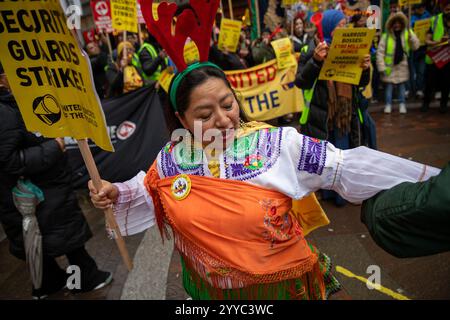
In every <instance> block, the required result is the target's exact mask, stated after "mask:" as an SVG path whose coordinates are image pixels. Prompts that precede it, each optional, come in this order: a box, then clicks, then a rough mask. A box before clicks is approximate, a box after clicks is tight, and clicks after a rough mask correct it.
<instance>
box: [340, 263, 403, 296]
mask: <svg viewBox="0 0 450 320" xmlns="http://www.w3.org/2000/svg"><path fill="white" fill-rule="evenodd" d="M336 271H337V272H339V273H342V274H343V275H344V276H347V277H349V278H356V279H358V280H359V281H362V282H364V283H366V284H367V283H369V285H370V284H371V283H372V282H371V281H369V280H367V279H366V278H364V277H361V276H358V275H356V274H354V273H352V272H351V271H349V270H347V269H345V268H343V267H341V266H336ZM373 288H374V289H375V290H377V291H380V292H382V293H384V294H386V295H388V296H391V297H392V298H394V299H397V300H411V299H409V298H408V297H406V296H404V295H402V294H400V293H397V292H394V291H392V290H391V289H388V288H385V287H383V286H382V285H373Z"/></svg>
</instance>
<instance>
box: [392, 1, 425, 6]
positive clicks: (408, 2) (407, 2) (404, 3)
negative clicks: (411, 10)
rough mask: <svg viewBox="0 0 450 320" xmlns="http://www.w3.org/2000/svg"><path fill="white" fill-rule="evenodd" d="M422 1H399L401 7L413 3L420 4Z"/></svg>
mask: <svg viewBox="0 0 450 320" xmlns="http://www.w3.org/2000/svg"><path fill="white" fill-rule="evenodd" d="M420 3H422V0H400V1H399V2H398V4H399V5H400V7H404V6H407V5H409V4H410V5H413V4H420Z"/></svg>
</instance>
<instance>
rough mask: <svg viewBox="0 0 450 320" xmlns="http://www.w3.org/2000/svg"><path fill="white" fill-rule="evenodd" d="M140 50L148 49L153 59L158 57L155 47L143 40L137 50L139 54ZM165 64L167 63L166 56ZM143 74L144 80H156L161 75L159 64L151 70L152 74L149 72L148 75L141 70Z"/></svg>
mask: <svg viewBox="0 0 450 320" xmlns="http://www.w3.org/2000/svg"><path fill="white" fill-rule="evenodd" d="M142 50H148V52H149V53H150V55H151V56H152V59H153V60H154V59H156V58H157V57H158V52H157V51H156V49H155V48H154V47H153V46H152V45H151V44H150V43H147V42H144V44H143V45H142V46H141V48H140V49H139V52H138V54H139V55H140V54H141V52H142ZM166 64H167V58H166ZM143 74H144V78H145V80H155V81H157V80H159V78H160V77H161V66H159V67H158V69H156V71H155V72H153V74H151V75H150V76H148V75H147V74H145V72H143Z"/></svg>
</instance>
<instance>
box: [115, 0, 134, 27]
mask: <svg viewBox="0 0 450 320" xmlns="http://www.w3.org/2000/svg"><path fill="white" fill-rule="evenodd" d="M111 19H112V27H113V28H114V29H117V30H125V31H130V32H134V33H137V32H138V18H137V6H136V0H111Z"/></svg>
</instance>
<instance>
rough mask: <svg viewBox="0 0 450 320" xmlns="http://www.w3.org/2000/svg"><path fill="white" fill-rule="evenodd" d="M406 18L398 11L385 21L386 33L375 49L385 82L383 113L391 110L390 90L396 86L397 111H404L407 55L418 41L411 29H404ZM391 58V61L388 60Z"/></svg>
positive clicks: (407, 72) (415, 46) (417, 44)
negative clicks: (398, 103) (397, 94)
mask: <svg viewBox="0 0 450 320" xmlns="http://www.w3.org/2000/svg"><path fill="white" fill-rule="evenodd" d="M407 26H408V18H407V17H406V16H405V15H404V14H403V13H402V12H398V13H395V14H393V15H391V16H390V17H389V19H388V20H387V22H386V33H384V34H383V35H382V36H381V40H380V43H379V45H378V51H377V66H378V71H379V72H380V73H381V80H382V81H383V82H384V83H385V84H386V92H385V95H386V96H385V98H386V106H385V108H384V112H385V113H391V112H392V92H393V89H394V86H397V87H398V93H399V97H398V99H399V100H400V106H399V111H400V113H406V112H407V111H406V103H405V102H406V100H405V99H406V97H405V90H406V82H408V81H409V76H410V74H409V65H408V56H409V55H410V53H411V51H415V50H417V49H418V48H419V46H420V42H419V39H418V38H417V36H416V35H415V34H414V32H412V30H409V29H406V28H407ZM390 59H392V61H391V60H390Z"/></svg>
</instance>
